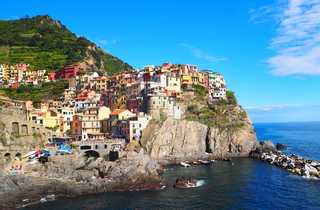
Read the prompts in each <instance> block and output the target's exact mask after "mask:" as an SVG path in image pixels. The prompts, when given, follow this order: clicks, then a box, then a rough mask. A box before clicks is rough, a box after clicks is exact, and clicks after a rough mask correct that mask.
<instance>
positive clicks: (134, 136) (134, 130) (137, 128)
mask: <svg viewBox="0 0 320 210" xmlns="http://www.w3.org/2000/svg"><path fill="white" fill-rule="evenodd" d="M150 120H151V116H149V115H147V114H143V113H140V114H139V115H138V117H137V120H132V121H129V141H131V140H139V139H140V138H141V136H142V131H143V130H144V129H145V128H146V127H147V125H148V123H149V121H150Z"/></svg>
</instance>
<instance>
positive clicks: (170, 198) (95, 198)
mask: <svg viewBox="0 0 320 210" xmlns="http://www.w3.org/2000/svg"><path fill="white" fill-rule="evenodd" d="M255 129H256V131H257V134H258V138H259V139H266V140H267V139H271V140H272V141H273V142H279V143H284V144H287V145H288V146H289V147H288V149H287V151H286V152H288V153H295V154H297V155H301V156H304V157H308V158H311V159H319V160H320V122H319V123H316V122H312V123H311V122H310V123H277V124H275V123H268V124H255ZM179 176H191V177H194V178H196V179H197V180H199V185H200V186H199V187H197V188H189V189H174V188H172V187H170V186H169V187H168V188H167V189H164V190H159V191H144V192H121V193H105V194H100V195H92V196H85V197H79V198H74V199H60V200H57V201H55V202H51V203H44V204H40V205H37V206H32V207H29V208H26V209H33V210H40V209H49V210H105V209H246V210H247V209H248V210H250V209H277V210H278V209H289V210H294V209H297V210H300V209H320V180H312V179H305V178H302V177H299V176H295V175H291V174H289V173H287V172H286V171H285V170H283V169H280V168H276V167H274V166H272V165H268V164H266V163H264V162H260V161H258V160H250V159H248V158H241V159H235V160H233V161H232V162H216V163H214V164H213V165H211V166H198V167H191V168H182V167H171V168H169V169H167V170H166V172H165V177H166V178H167V179H168V180H169V183H171V185H172V184H173V183H174V181H175V179H176V178H177V177H179Z"/></svg>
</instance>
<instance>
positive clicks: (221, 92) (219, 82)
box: [209, 73, 227, 100]
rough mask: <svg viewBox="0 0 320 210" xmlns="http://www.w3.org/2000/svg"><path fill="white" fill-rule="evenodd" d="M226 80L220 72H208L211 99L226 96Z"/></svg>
mask: <svg viewBox="0 0 320 210" xmlns="http://www.w3.org/2000/svg"><path fill="white" fill-rule="evenodd" d="M226 95H227V88H226V81H225V79H224V77H223V75H222V74H219V73H209V98H210V99H211V100H215V99H221V98H226Z"/></svg>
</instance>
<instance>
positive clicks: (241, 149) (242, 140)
mask: <svg viewBox="0 0 320 210" xmlns="http://www.w3.org/2000/svg"><path fill="white" fill-rule="evenodd" d="M207 144H208V146H209V149H210V151H211V152H212V154H213V155H214V156H216V157H239V156H246V157H247V156H249V153H250V152H251V151H252V150H253V148H255V146H256V144H257V138H256V133H255V132H254V130H253V127H252V124H251V122H250V121H247V122H246V123H245V125H244V126H243V127H241V128H239V129H237V131H236V132H232V131H230V130H228V129H221V128H216V127H211V128H210V129H209V133H208V137H207Z"/></svg>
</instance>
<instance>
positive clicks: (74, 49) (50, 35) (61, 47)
mask: <svg viewBox="0 0 320 210" xmlns="http://www.w3.org/2000/svg"><path fill="white" fill-rule="evenodd" d="M22 62H23V63H28V64H30V66H31V68H33V69H47V70H57V69H59V68H61V67H62V66H65V65H68V64H75V63H78V64H80V68H81V69H82V70H83V71H88V70H104V71H106V72H109V73H115V72H119V71H124V70H131V69H132V67H131V66H130V65H129V64H127V63H125V62H123V61H122V60H120V59H119V58H117V57H114V56H112V55H110V54H108V53H106V52H104V51H103V50H102V49H101V48H99V47H98V46H96V45H95V44H94V43H92V42H91V41H89V40H87V39H86V38H84V37H77V36H76V35H75V34H74V33H72V32H71V31H70V30H69V29H68V28H67V27H66V26H64V25H63V24H62V23H61V22H60V21H57V20H54V19H52V18H51V17H50V16H47V15H45V16H35V17H32V18H22V19H18V20H9V21H0V63H10V64H15V63H22Z"/></svg>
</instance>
